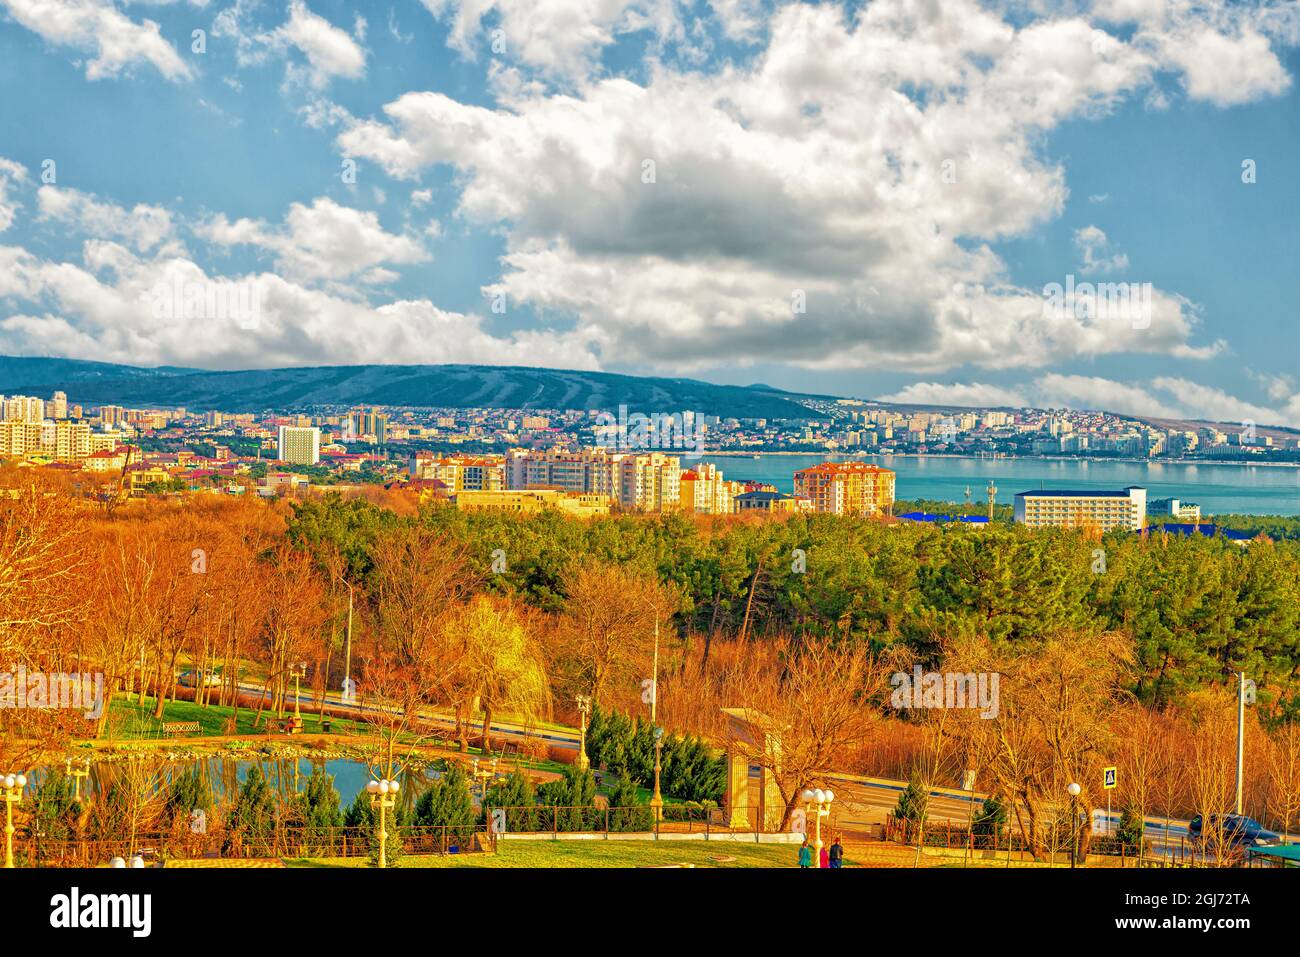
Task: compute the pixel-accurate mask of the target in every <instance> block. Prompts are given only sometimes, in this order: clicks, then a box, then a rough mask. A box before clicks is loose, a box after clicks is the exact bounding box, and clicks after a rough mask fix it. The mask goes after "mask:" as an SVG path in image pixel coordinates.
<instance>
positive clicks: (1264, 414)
mask: <svg viewBox="0 0 1300 957" xmlns="http://www.w3.org/2000/svg"><path fill="white" fill-rule="evenodd" d="M1151 384H1152V385H1153V386H1154V387H1155V388H1157V389H1160V390H1161V391H1163V392H1167V393H1168V394H1169V395H1171V396H1173V398H1174V399H1175V400H1176V401H1177V402H1178V405H1179V407H1180V408H1182V409H1183V410H1184V414H1185V415H1186V416H1187V417H1189V418H1199V419H1211V420H1213V421H1215V422H1244V421H1246V420H1247V419H1249V420H1250V421H1252V422H1254V423H1256V424H1257V425H1282V424H1284V422H1283V418H1284V415H1285V413H1282V412H1279V411H1278V410H1276V409H1269V408H1265V407H1263V406H1259V405H1255V404H1254V403H1251V402H1244V401H1242V400H1241V399H1238V398H1236V397H1235V396H1232V395H1229V394H1228V393H1227V392H1224V391H1223V390H1222V389H1216V388H1214V387H1212V386H1206V385H1201V384H1200V383H1197V382H1193V381H1191V380H1190V379H1183V378H1178V377H1175V376H1159V377H1157V378H1155V379H1153V380H1152V381H1151Z"/></svg>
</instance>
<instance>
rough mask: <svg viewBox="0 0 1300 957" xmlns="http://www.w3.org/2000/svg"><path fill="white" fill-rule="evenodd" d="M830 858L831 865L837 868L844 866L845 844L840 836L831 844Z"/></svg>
mask: <svg viewBox="0 0 1300 957" xmlns="http://www.w3.org/2000/svg"><path fill="white" fill-rule="evenodd" d="M830 858H831V867H833V868H835V869H836V870H838V869H839V868H841V867H843V866H844V845H843V844H841V843H840V839H839V837H838V836H837V837H836V838H835V843H834V844H832V845H831V853H830Z"/></svg>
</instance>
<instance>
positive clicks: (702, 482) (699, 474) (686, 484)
mask: <svg viewBox="0 0 1300 957" xmlns="http://www.w3.org/2000/svg"><path fill="white" fill-rule="evenodd" d="M680 486H681V497H680V499H679V501H680V504H681V509H682V511H684V512H695V513H697V514H700V515H730V514H732V513H733V512H736V511H739V506H738V505H737V504H736V496H738V495H743V494H744V492H745V486H744V485H743V484H742V483H740V482H734V481H728V480H727V479H724V478H723V477H722V472H721V471H720V470H719V469H718V467H717V466H716V465H713V464H712V463H710V462H702V463H700V464H699V465H697V466H695V468H693V469H687V470H686V471H685V472H683V473H682V476H681V480H680Z"/></svg>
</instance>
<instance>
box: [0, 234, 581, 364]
mask: <svg viewBox="0 0 1300 957" xmlns="http://www.w3.org/2000/svg"><path fill="white" fill-rule="evenodd" d="M83 261H84V265H77V264H75V263H67V262H52V261H47V260H43V259H40V258H38V257H36V256H33V255H32V254H31V253H29V252H27V251H26V250H23V249H21V248H18V247H14V246H0V299H4V298H5V297H18V298H22V299H25V300H27V301H28V306H27V307H26V308H24V309H22V310H18V311H15V312H12V313H9V314H3V313H0V315H2V316H4V317H3V318H0V353H6V354H18V355H23V354H26V355H46V354H48V353H49V351H50V344H51V343H58V345H59V352H60V354H62V355H65V356H68V357H70V358H82V359H98V360H102V361H111V362H124V363H131V364H138V365H151V364H168V363H172V364H182V365H193V366H199V367H206V368H268V367H275V366H295V365H312V364H331V363H342V364H353V363H366V362H375V363H383V362H391V361H393V359H394V357H400V359H401V361H403V362H429V363H455V362H465V363H488V364H508V365H530V366H547V367H561V368H572V367H573V366H574V364H575V362H580V361H581V357H582V356H583V354H584V353H583V349H582V347H581V343H578V342H576V341H574V338H573V335H572V334H571V333H553V332H550V331H546V330H532V331H520V332H514V333H511V334H508V335H501V336H497V335H493V334H491V333H490V332H488V331H487V330H485V329H484V328H483V320H482V319H481V318H480V317H478V316H475V315H467V314H464V313H458V312H449V311H447V310H443V309H439V308H438V307H437V306H435V305H433V303H431V302H429V301H428V300H427V299H414V300H397V301H391V302H387V303H385V304H382V305H379V306H373V305H370V304H367V303H365V302H361V301H357V300H355V299H351V298H341V297H339V296H335V295H332V294H330V293H329V292H327V291H324V290H319V289H309V288H305V287H303V286H301V285H298V284H296V283H293V282H290V281H289V280H287V279H285V278H283V277H281V276H277V275H273V274H269V273H256V274H249V275H245V276H233V277H218V276H214V275H212V274H209V273H207V272H205V271H204V270H203V269H202V268H200V267H199V266H198V265H196V264H195V263H193V262H191V261H190V260H188V259H185V258H181V257H166V258H153V259H148V260H146V259H142V258H140V257H138V256H136V255H135V254H134V253H132V252H131V251H130V250H129V249H127V248H126V247H125V246H121V245H118V244H115V243H105V242H99V241H90V242H87V243H86V244H85V247H84V250H83ZM217 286H220V287H224V288H227V289H230V288H234V287H239V288H242V289H243V290H244V293H245V298H246V301H247V302H248V303H255V304H256V309H255V313H250V314H249V315H235V316H219V315H217V314H207V315H206V317H204V316H205V313H204V312H203V310H202V309H200V310H199V314H198V315H196V316H195V317H192V318H171V317H168V316H165V315H164V316H162V317H160V316H159V314H158V312H157V310H156V309H155V308H154V305H155V303H156V302H158V301H159V299H160V297H162V296H170V291H171V290H173V289H182V290H185V291H186V294H188V291H189V290H191V289H198V290H199V291H200V292H203V291H204V290H206V289H209V288H211V287H217ZM182 314H183V313H182ZM585 367H590V363H587V364H586V366H585Z"/></svg>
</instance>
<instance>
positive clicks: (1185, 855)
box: [883, 814, 1248, 868]
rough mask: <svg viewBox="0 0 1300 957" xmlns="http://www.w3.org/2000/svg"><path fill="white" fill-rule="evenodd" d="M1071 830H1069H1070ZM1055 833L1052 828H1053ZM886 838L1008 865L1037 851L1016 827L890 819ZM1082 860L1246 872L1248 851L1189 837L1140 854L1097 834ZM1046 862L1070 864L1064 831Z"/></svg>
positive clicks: (1147, 846) (1149, 845)
mask: <svg viewBox="0 0 1300 957" xmlns="http://www.w3.org/2000/svg"><path fill="white" fill-rule="evenodd" d="M1067 826H1068V825H1067ZM1049 830H1050V829H1049ZM883 831H884V839H885V840H886V841H888V842H892V843H895V844H901V845H906V846H908V847H916V846H917V844H918V843H919V844H920V846H921V848H922V849H925V848H930V849H934V850H944V851H963V852H965V853H966V855H973V856H977V857H980V858H982V859H985V860H989V859H1001V858H1005V859H1006V860H1007V861H1008V863H1011V862H1013V861H1019V860H1024V859H1026V857H1028V858H1029V859H1032V848H1031V846H1030V844H1029V842H1028V841H1026V840H1025V839H1024V836H1023V835H1022V834H1020V833H1018V832H1016V831H1014V830H1013V829H1011V828H1002V829H1000V830H999V831H998V832H997V833H984V832H978V831H974V830H972V829H971V828H969V827H964V826H962V825H961V824H960V823H954V822H952V821H927V822H926V823H925V826H924V827H922V826H921V825H920V823H919V822H917V821H908V820H903V819H900V818H896V817H894V815H892V814H890V815H888V816H887V817H886V818H885V825H884V829H883ZM1080 845H1081V847H1080V855H1079V857H1078V859H1077V860H1076V863H1080V864H1082V863H1084V862H1085V861H1088V860H1093V859H1096V860H1094V863H1100V864H1102V865H1104V866H1113V867H1157V868H1158V867H1207V866H1220V867H1241V866H1245V865H1246V864H1247V857H1248V855H1247V854H1246V852H1245V851H1244V850H1239V849H1229V848H1224V849H1223V850H1222V851H1220V853H1218V854H1215V853H1213V852H1212V851H1210V852H1207V850H1206V849H1205V847H1203V846H1202V845H1200V844H1197V843H1194V842H1192V841H1189V840H1188V839H1187V838H1186V837H1184V836H1179V837H1177V838H1176V839H1166V840H1163V841H1158V842H1157V841H1152V840H1151V839H1150V838H1144V844H1143V847H1142V850H1141V852H1140V853H1139V851H1138V849H1137V848H1136V847H1134V846H1132V845H1131V844H1128V843H1126V842H1124V841H1121V840H1120V839H1119V838H1118V837H1116V836H1115V835H1113V834H1098V833H1096V832H1093V833H1092V834H1091V835H1089V836H1088V838H1087V840H1086V841H1085V840H1081V842H1080ZM1039 853H1040V855H1042V854H1046V856H1047V863H1049V864H1062V863H1069V860H1070V837H1069V834H1068V832H1067V831H1065V830H1064V828H1062V829H1061V831H1058V832H1057V840H1055V841H1052V842H1049V843H1048V845H1047V847H1046V848H1042V847H1040V850H1039Z"/></svg>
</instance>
